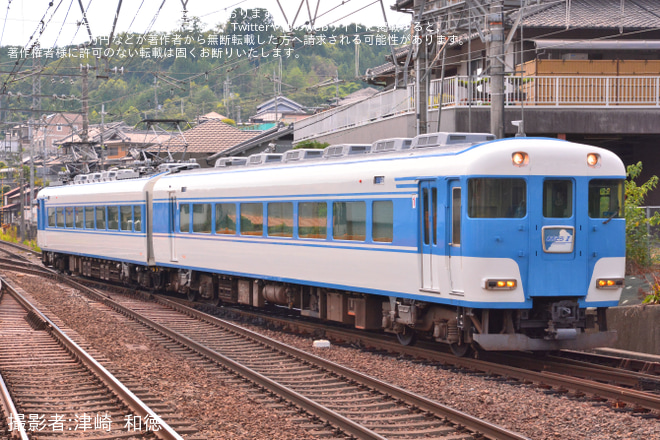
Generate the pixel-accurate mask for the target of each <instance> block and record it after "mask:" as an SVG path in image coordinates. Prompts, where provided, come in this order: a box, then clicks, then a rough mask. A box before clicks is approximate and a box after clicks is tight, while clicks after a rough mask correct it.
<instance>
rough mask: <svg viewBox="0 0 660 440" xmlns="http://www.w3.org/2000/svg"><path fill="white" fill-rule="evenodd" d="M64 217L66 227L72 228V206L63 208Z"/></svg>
mask: <svg viewBox="0 0 660 440" xmlns="http://www.w3.org/2000/svg"><path fill="white" fill-rule="evenodd" d="M64 218H65V219H66V227H67V228H73V208H72V207H68V208H64Z"/></svg>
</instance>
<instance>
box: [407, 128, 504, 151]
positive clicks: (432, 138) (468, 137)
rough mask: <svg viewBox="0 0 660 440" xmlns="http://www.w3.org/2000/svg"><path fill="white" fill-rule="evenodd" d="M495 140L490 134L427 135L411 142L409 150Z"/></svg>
mask: <svg viewBox="0 0 660 440" xmlns="http://www.w3.org/2000/svg"><path fill="white" fill-rule="evenodd" d="M493 140H495V136H494V135H492V134H490V133H445V132H441V133H428V134H421V135H419V136H417V137H415V138H413V140H412V144H411V148H431V147H446V146H448V145H456V144H478V143H481V142H488V141H493Z"/></svg>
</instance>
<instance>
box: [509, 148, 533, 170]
mask: <svg viewBox="0 0 660 440" xmlns="http://www.w3.org/2000/svg"><path fill="white" fill-rule="evenodd" d="M511 162H513V164H514V165H515V166H517V167H524V166H525V165H527V164H528V163H529V155H528V154H527V153H523V152H522V151H517V152H515V153H513V154H512V155H511Z"/></svg>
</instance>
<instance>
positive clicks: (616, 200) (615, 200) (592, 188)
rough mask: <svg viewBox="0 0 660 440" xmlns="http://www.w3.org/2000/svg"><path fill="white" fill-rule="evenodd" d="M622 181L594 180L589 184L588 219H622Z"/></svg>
mask: <svg viewBox="0 0 660 440" xmlns="http://www.w3.org/2000/svg"><path fill="white" fill-rule="evenodd" d="M623 195H624V181H623V180H619V179H594V180H592V181H590V182H589V217H591V218H622V217H623V207H624V205H623Z"/></svg>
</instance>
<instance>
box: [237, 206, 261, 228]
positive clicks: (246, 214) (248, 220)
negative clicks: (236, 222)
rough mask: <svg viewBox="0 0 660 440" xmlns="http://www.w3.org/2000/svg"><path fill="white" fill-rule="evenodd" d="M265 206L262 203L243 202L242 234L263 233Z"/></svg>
mask: <svg viewBox="0 0 660 440" xmlns="http://www.w3.org/2000/svg"><path fill="white" fill-rule="evenodd" d="M263 233H264V207H263V205H262V204H261V203H241V235H263Z"/></svg>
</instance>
